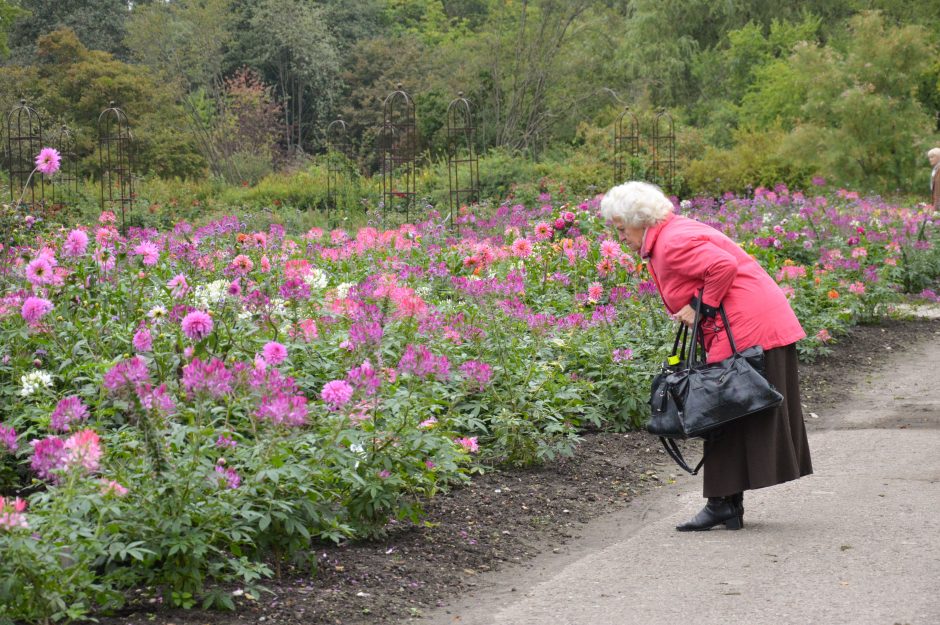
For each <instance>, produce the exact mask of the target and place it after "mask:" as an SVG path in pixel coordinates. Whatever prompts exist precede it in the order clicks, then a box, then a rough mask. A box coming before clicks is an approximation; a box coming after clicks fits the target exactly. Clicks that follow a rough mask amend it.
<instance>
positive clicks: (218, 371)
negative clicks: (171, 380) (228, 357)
mask: <svg viewBox="0 0 940 625" xmlns="http://www.w3.org/2000/svg"><path fill="white" fill-rule="evenodd" d="M232 380H233V378H232V374H231V372H230V371H229V370H228V369H226V368H225V363H224V362H222V361H221V360H219V359H218V358H213V359H212V360H211V361H209V362H203V361H202V360H200V359H198V358H196V359H195V360H193V361H192V362H191V363H189V364H188V365H186V366H185V367H183V379H182V385H183V388H185V389H186V392H187V393H189V394H190V396H192V395H206V396H208V397H212V398H216V399H219V398H222V397H225V396H226V395H228V394H229V393H231V392H232Z"/></svg>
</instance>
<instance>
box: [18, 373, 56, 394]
mask: <svg viewBox="0 0 940 625" xmlns="http://www.w3.org/2000/svg"><path fill="white" fill-rule="evenodd" d="M20 384H21V385H22V386H23V388H21V389H20V396H21V397H29V396H30V395H32V394H33V393H35V392H36V391H38V390H39V389H40V388H49V387H50V386H52V376H51V375H50V374H49V372H48V371H42V370H37V371H30V372H29V373H24V374H23V375H21V376H20Z"/></svg>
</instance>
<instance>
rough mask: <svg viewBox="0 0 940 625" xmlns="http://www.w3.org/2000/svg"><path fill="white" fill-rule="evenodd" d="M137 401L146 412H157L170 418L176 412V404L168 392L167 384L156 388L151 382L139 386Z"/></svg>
mask: <svg viewBox="0 0 940 625" xmlns="http://www.w3.org/2000/svg"><path fill="white" fill-rule="evenodd" d="M135 390H136V391H137V399H138V400H139V401H140V405H141V406H143V408H144V410H156V411H157V412H159V413H160V414H162V415H163V416H169V415H171V414H173V412H174V411H175V410H176V403H175V402H174V401H173V397H172V396H171V395H170V393H169V392H168V391H167V388H166V384H161V385H160V386H158V387H156V388H154V387H152V386H151V385H150V383H149V382H144V383H143V384H138V385H137V388H136V389H135Z"/></svg>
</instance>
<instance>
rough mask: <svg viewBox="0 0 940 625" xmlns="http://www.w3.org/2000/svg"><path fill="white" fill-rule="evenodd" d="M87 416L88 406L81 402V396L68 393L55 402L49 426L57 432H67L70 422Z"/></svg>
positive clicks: (82, 419)
mask: <svg viewBox="0 0 940 625" xmlns="http://www.w3.org/2000/svg"><path fill="white" fill-rule="evenodd" d="M87 418H88V407H87V406H86V405H85V404H83V403H82V400H81V398H80V397H79V396H78V395H69V396H68V397H65V398H63V399H61V400H59V403H58V404H56V407H55V410H53V411H52V416H51V417H50V418H49V427H50V428H51V429H52V430H55V431H57V432H68V431H69V424H70V423H75V422H77V421H84V420H85V419H87Z"/></svg>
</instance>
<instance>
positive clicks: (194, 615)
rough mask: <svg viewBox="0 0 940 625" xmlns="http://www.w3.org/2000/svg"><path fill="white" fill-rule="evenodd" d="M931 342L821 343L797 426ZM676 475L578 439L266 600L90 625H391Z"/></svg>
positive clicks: (353, 549) (873, 329) (480, 481)
mask: <svg viewBox="0 0 940 625" xmlns="http://www.w3.org/2000/svg"><path fill="white" fill-rule="evenodd" d="M934 332H940V321H891V322H888V323H885V324H880V325H869V326H860V327H857V328H855V329H854V330H853V331H852V332H851V334H849V335H847V336H844V337H842V338H841V339H840V340H839V341H838V342H837V343H835V344H833V346H832V353H831V354H830V355H828V356H826V357H823V358H820V359H818V360H817V361H816V362H814V363H811V364H805V365H803V366H802V368H801V380H802V386H803V403H804V413H805V414H806V417H807V424H808V426H809V428H810V429H817V428H820V427H827V426H828V424H827V422H826V419H825V414H826V412H827V409H829V408H831V406H833V405H834V404H835V403H837V402H838V401H839V399H840V398H841V397H843V395H844V393H845V392H848V390H849V389H850V388H851V387H852V385H853V384H854V383H855V382H856V381H858V380H860V379H862V377H863V376H865V375H866V374H867V373H868V372H870V371H871V370H872V369H874V368H875V367H876V366H877V365H878V364H879V363H880V362H882V360H883V358H884V356H885V355H886V354H890V353H892V352H896V351H898V350H903V349H905V348H906V347H908V346H911V345H914V344H916V342H918V341H920V340H922V339H923V338H924V337H925V336H928V335H930V334H933V333H934ZM811 415H815V416H811ZM693 455H694V453H693ZM676 471H677V469H676V467H675V466H674V465H673V464H672V462H671V461H670V460H669V459H668V457H667V456H666V455H665V454H664V453H663V452H662V450H661V449H660V448H659V444H658V442H657V441H656V440H655V439H654V438H653V437H651V436H648V435H647V434H645V433H639V432H633V433H629V434H616V433H606V432H600V433H596V432H595V433H588V434H585V435H584V441H583V442H582V443H581V445H580V446H579V448H578V450H577V453H576V455H575V457H574V458H569V459H562V460H559V461H556V462H553V463H551V464H549V465H547V466H544V467H540V468H537V469H529V470H493V471H491V472H489V473H486V474H484V475H480V476H476V477H474V479H473V482H472V483H471V484H469V485H467V486H465V487H462V488H459V489H456V490H454V491H453V492H451V493H449V494H445V495H442V496H439V497H437V498H436V499H435V500H434V501H432V502H431V503H430V504H429V506H428V509H427V511H426V512H427V516H426V519H425V522H424V523H423V524H420V525H412V524H399V525H395V526H393V527H392V528H391V530H390V532H389V536H388V537H387V538H386V539H383V540H379V541H374V542H350V543H344V544H341V545H332V544H329V545H322V546H321V547H320V548H318V549H317V560H318V563H319V567H318V569H319V570H318V572H317V574H316V575H315V576H309V575H302V574H299V573H294V574H285V575H284V576H283V577H282V578H281V579H277V580H270V581H269V582H268V583H267V584H266V586H267V587H268V588H269V589H270V590H271V591H272V594H265V595H264V596H262V597H260V598H258V599H257V600H253V599H250V598H246V597H245V596H241V597H239V598H238V599H237V604H238V609H237V611H236V612H235V613H234V614H232V613H220V612H204V611H199V610H191V611H181V610H169V609H165V608H163V607H162V606H160V605H159V604H145V605H144V606H143V607H142V608H141V609H140V611H139V612H134V613H131V614H129V615H128V616H124V617H121V618H109V619H103V621H102V622H104V623H107V624H110V625H117V624H119V623H120V624H121V625H130V624H140V625H144V624H146V623H159V624H164V625H168V624H183V623H193V624H195V623H240V624H245V623H259V622H260V623H290V624H298V625H299V624H301V623H303V624H305V625H320V624H334V623H335V624H343V625H364V624H366V623H369V624H371V623H397V622H399V621H402V620H405V619H407V618H409V617H418V616H420V615H421V613H422V612H423V611H426V610H428V609H430V608H433V607H436V606H441V605H443V604H444V603H445V602H447V601H448V600H449V599H451V598H453V597H455V596H459V595H460V594H462V593H463V592H465V591H467V590H470V589H472V588H473V587H474V586H476V585H477V579H478V576H479V575H480V574H481V573H484V572H486V571H490V570H493V569H497V568H502V567H506V566H519V563H523V562H525V561H527V560H529V559H530V558H532V557H533V556H534V555H535V554H537V553H539V552H540V551H545V550H551V549H555V548H557V547H558V546H560V545H563V544H565V543H566V542H567V541H568V540H569V539H571V538H572V537H573V536H574V534H575V533H576V532H577V528H578V525H579V524H581V523H585V522H587V521H589V520H590V519H592V518H594V517H597V516H599V515H602V514H606V513H609V512H612V511H614V510H617V509H619V508H622V507H624V506H626V505H629V503H630V501H631V500H632V499H633V498H634V497H636V496H637V495H639V494H641V493H644V492H646V491H649V490H651V489H653V488H655V487H657V486H658V485H660V484H662V483H663V481H665V480H669V479H671V478H670V476H673V475H675V473H676Z"/></svg>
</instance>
